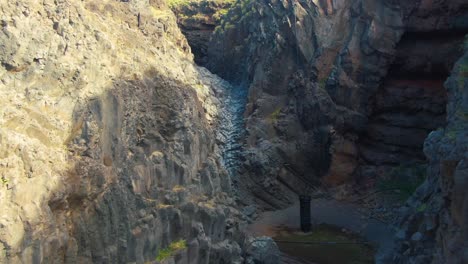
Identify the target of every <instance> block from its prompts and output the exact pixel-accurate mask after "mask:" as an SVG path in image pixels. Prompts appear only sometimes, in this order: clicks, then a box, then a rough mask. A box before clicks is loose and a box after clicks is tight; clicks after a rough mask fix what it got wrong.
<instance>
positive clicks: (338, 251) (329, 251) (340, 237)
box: [274, 224, 375, 264]
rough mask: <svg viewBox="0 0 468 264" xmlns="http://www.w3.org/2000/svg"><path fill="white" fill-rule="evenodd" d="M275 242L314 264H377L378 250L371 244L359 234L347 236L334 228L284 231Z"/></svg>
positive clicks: (289, 252) (281, 247) (285, 250)
mask: <svg viewBox="0 0 468 264" xmlns="http://www.w3.org/2000/svg"><path fill="white" fill-rule="evenodd" d="M274 239H275V241H278V242H277V244H278V246H279V248H280V250H281V251H283V252H285V253H286V254H288V255H291V256H297V257H300V258H301V259H304V260H308V261H311V262H313V263H322V264H343V263H347V264H358V263H359V264H366V263H369V264H370V263H374V255H375V250H374V248H373V247H372V246H371V245H370V244H368V243H363V241H362V239H361V238H360V237H359V236H358V235H356V234H351V233H345V232H343V231H341V230H340V229H339V228H337V227H334V226H330V225H324V224H322V225H318V226H315V227H314V228H313V231H312V232H310V233H302V232H299V231H293V230H282V231H280V232H279V235H277V236H276V237H274ZM281 241H288V242H294V243H286V242H281ZM299 242H305V243H304V244H302V243H299ZM334 242H336V243H334ZM308 243H309V244H308Z"/></svg>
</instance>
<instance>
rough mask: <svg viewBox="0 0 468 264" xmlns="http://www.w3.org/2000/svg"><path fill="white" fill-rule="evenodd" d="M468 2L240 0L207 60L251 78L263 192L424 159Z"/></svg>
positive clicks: (250, 148) (357, 177)
mask: <svg viewBox="0 0 468 264" xmlns="http://www.w3.org/2000/svg"><path fill="white" fill-rule="evenodd" d="M403 2H404V3H403ZM467 10H468V7H467V6H466V3H464V1H436V2H434V1H411V3H408V2H407V1H406V2H405V1H268V2H264V1H240V2H239V3H238V4H237V5H235V6H234V7H233V8H232V11H230V13H228V15H227V18H226V19H225V20H224V21H223V23H222V25H221V29H222V30H219V31H217V32H215V35H214V36H213V41H212V45H211V46H212V47H213V49H211V53H210V63H209V68H210V69H211V70H213V71H214V72H216V73H219V74H221V75H222V76H224V77H225V78H228V79H230V80H233V81H237V82H239V83H243V84H247V86H248V89H249V104H248V105H247V111H246V116H248V118H247V130H248V138H247V140H246V153H247V154H246V155H245V156H246V157H248V158H247V160H246V162H245V171H244V173H245V174H246V175H249V176H247V177H246V179H247V181H249V180H252V181H253V182H251V183H249V184H248V188H253V189H254V190H255V191H254V192H253V193H255V195H256V196H257V198H258V200H259V201H261V203H263V204H265V205H267V206H273V207H275V206H281V205H284V204H285V203H287V201H288V200H290V199H296V198H295V195H293V193H300V192H303V191H304V188H303V187H304V186H307V185H312V186H314V185H315V186H316V185H318V184H326V185H331V186H335V185H337V184H342V183H346V182H350V181H351V182H353V181H357V182H359V183H361V182H368V181H371V180H372V181H374V180H375V178H376V177H377V178H379V177H388V175H387V173H386V172H389V171H392V170H393V169H392V168H395V166H401V165H405V166H410V167H411V166H420V164H423V163H425V157H424V155H423V153H422V144H423V141H424V138H425V137H426V136H427V134H428V133H429V132H430V131H431V130H434V129H436V128H438V127H442V126H443V125H444V118H445V104H446V92H445V90H444V88H443V86H442V83H443V82H444V80H445V79H446V78H447V77H448V73H449V71H450V69H451V67H452V66H453V63H454V62H455V60H456V59H457V58H458V57H459V56H460V55H461V50H460V49H459V46H461V44H462V42H463V36H464V33H463V32H467V29H468V28H467V27H466V25H464V24H463V23H461V21H463V17H465V15H466V14H467V13H468V12H467ZM428 15H430V16H428ZM253 21H255V23H254V22H253ZM418 21H419V22H418ZM421 21H423V22H424V23H425V24H426V25H431V26H430V27H429V26H427V27H424V28H422V27H421V26H420V25H419V24H420V23H422V22H421ZM418 25H419V26H418ZM433 33H434V34H435V35H432V34H433ZM225 61H229V62H230V64H225V63H224V62H225ZM424 120H430V122H424ZM381 172H383V173H381ZM278 193H281V194H284V196H281V195H278ZM288 197H289V198H288Z"/></svg>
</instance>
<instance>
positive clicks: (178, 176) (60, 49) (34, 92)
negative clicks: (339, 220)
mask: <svg viewBox="0 0 468 264" xmlns="http://www.w3.org/2000/svg"><path fill="white" fill-rule="evenodd" d="M0 13H1V14H2V15H1V27H2V28H1V30H0V64H1V67H0V76H1V77H0V78H1V82H0V94H1V96H0V105H1V107H0V145H1V147H0V175H1V176H2V186H1V189H0V200H1V203H0V262H1V263H128V262H136V263H143V262H145V261H151V260H154V259H155V257H156V255H157V254H158V252H160V251H161V249H163V248H165V247H167V246H168V245H169V244H170V243H171V242H173V241H176V240H179V239H184V240H185V241H186V243H187V248H186V249H184V250H182V252H181V253H180V255H179V261H181V263H187V261H188V259H189V260H190V261H191V262H190V263H221V262H223V261H224V262H229V263H237V262H239V261H241V256H240V253H241V252H240V247H239V245H238V244H237V243H236V242H235V241H236V240H238V239H240V238H239V237H238V235H237V234H238V233H237V232H236V231H235V230H236V229H237V223H238V221H233V220H232V219H237V218H238V217H239V213H238V212H237V210H235V209H234V208H233V206H232V205H233V201H232V199H231V198H229V197H228V196H227V194H226V193H227V192H229V189H230V182H229V178H228V176H227V174H226V172H225V170H224V169H222V168H221V166H220V158H219V150H218V147H217V145H216V142H215V134H216V133H215V130H216V127H217V123H218V121H217V112H218V105H219V102H218V100H217V99H216V98H215V97H214V96H213V95H214V93H215V92H216V90H217V89H218V91H217V93H219V94H221V91H219V89H220V87H219V86H218V84H219V83H220V80H219V78H218V77H216V76H214V75H212V74H210V73H209V72H208V71H206V70H205V69H202V68H198V67H197V66H195V65H194V63H193V61H192V54H191V53H190V47H189V46H188V45H187V42H186V39H185V37H184V36H183V35H182V34H181V32H180V31H179V29H178V27H177V24H176V19H175V16H174V15H173V13H172V12H171V11H170V10H169V9H168V8H167V7H166V5H165V3H164V1H149V3H148V2H147V1H121V2H120V1H91V0H87V1H65V0H64V1H61V0H59V1H48V0H46V1H22V0H18V1H4V2H2V3H1V4H0ZM184 261H185V262H184Z"/></svg>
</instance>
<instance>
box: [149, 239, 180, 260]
mask: <svg viewBox="0 0 468 264" xmlns="http://www.w3.org/2000/svg"><path fill="white" fill-rule="evenodd" d="M185 248H187V242H186V241H185V240H183V239H181V240H178V241H175V242H172V243H171V244H170V245H169V247H167V248H164V249H161V250H160V251H159V254H158V256H157V257H156V261H163V260H165V259H167V258H169V257H171V256H174V254H175V253H177V251H179V250H182V249H185Z"/></svg>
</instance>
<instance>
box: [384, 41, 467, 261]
mask: <svg viewBox="0 0 468 264" xmlns="http://www.w3.org/2000/svg"><path fill="white" fill-rule="evenodd" d="M465 49H466V52H465V55H464V56H463V57H462V58H461V59H460V60H458V62H457V63H456V65H455V67H454V69H453V71H452V74H451V76H450V77H449V78H448V80H447V81H446V82H445V87H446V89H447V92H448V105H447V125H446V126H445V128H443V129H442V128H441V129H438V130H436V131H434V132H431V133H430V134H429V137H428V138H427V139H426V141H425V142H424V153H425V154H426V156H427V158H428V160H429V168H428V176H427V179H426V181H425V182H424V183H423V184H422V185H421V186H420V187H419V189H418V190H417V191H416V193H415V195H414V196H413V197H411V198H410V200H409V201H408V202H407V204H406V206H405V207H403V208H402V214H403V216H402V217H401V219H400V223H399V226H400V227H401V228H400V231H399V232H398V234H397V246H396V249H395V250H394V253H393V255H391V256H389V258H388V261H389V262H391V263H454V264H457V263H460V264H461V263H466V262H468V256H467V254H466V250H465V249H466V248H467V247H468V229H467V223H468V195H467V194H466V190H467V188H468V166H467V164H468V163H467V162H468V89H467V88H468V40H467V41H466V42H465Z"/></svg>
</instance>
